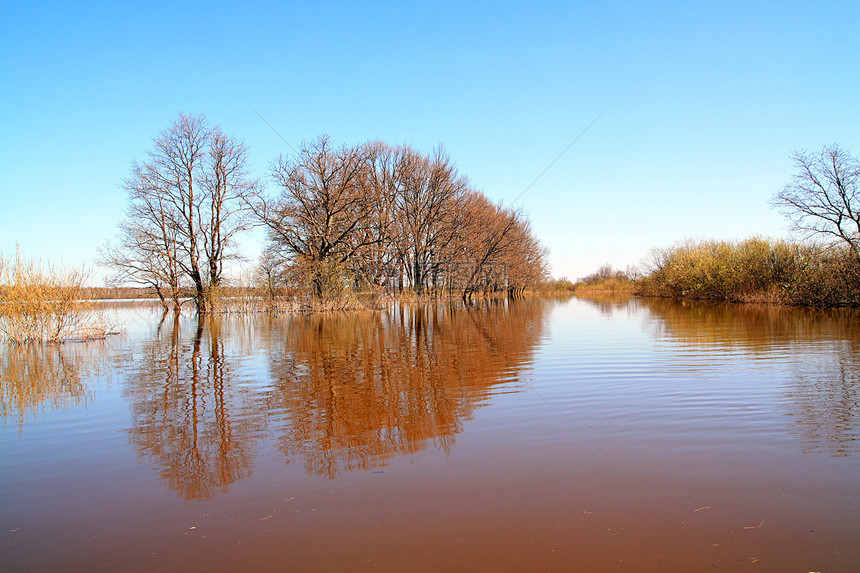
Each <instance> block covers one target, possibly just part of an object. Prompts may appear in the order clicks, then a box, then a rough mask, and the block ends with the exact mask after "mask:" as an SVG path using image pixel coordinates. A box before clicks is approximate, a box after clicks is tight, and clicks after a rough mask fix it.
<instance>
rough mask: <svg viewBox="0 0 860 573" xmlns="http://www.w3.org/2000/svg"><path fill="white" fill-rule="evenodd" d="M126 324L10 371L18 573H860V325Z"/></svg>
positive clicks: (5, 474)
mask: <svg viewBox="0 0 860 573" xmlns="http://www.w3.org/2000/svg"><path fill="white" fill-rule="evenodd" d="M119 313H120V318H122V320H123V321H124V322H125V324H126V330H125V333H124V334H123V335H122V336H121V337H117V338H114V339H111V340H109V341H106V342H103V343H89V344H66V345H63V346H60V347H50V346H49V347H23V348H2V349H0V570H3V571H6V570H10V571H17V570H32V571H56V570H64V571H92V570H109V571H153V570H166V571H171V570H174V571H186V570H205V571H230V570H261V571H263V570H272V571H284V570H296V571H346V570H350V571H431V570H432V571H435V570H441V569H445V570H462V571H475V570H493V571H544V570H552V571H566V570H593V571H667V570H686V571H701V570H712V569H716V570H724V571H741V570H747V569H748V570H751V571H851V570H857V568H858V567H860V546H858V543H860V478H858V476H860V471H858V470H860V404H858V400H860V395H858V393H860V316H858V314H857V313H854V312H848V311H813V310H798V309H778V308H768V307H754V306H728V305H707V304H678V303H672V302H667V301H647V300H638V299H606V298H600V299H591V300H586V299H573V300H570V301H543V300H524V301H515V302H513V303H509V304H492V305H486V306H481V307H476V308H469V309H463V308H455V307H448V306H428V307H410V306H396V307H392V308H390V309H387V310H386V311H383V312H381V313H359V314H339V315H325V316H311V317H292V318H278V319H272V318H264V317H235V316H234V317H225V318H221V319H217V320H209V321H206V322H203V323H200V322H198V321H197V320H196V319H194V318H193V317H188V316H182V317H180V318H179V319H178V320H173V319H170V318H169V319H167V320H163V321H162V320H160V316H159V315H158V314H157V313H155V312H153V311H152V310H151V309H147V308H130V309H124V310H121V311H119Z"/></svg>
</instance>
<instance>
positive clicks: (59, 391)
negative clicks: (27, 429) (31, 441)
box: [0, 342, 105, 432]
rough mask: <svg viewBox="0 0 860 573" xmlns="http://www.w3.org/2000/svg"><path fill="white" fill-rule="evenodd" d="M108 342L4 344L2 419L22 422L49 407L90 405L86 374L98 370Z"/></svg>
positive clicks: (20, 426)
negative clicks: (88, 403) (100, 358)
mask: <svg viewBox="0 0 860 573" xmlns="http://www.w3.org/2000/svg"><path fill="white" fill-rule="evenodd" d="M104 346H105V343H102V342H97V343H86V344H64V345H53V344H51V345H47V344H22V345H8V346H3V345H0V421H2V422H3V423H4V424H6V423H9V422H13V423H17V424H18V430H19V432H20V431H21V430H22V429H23V425H24V423H25V422H26V421H27V420H29V419H35V418H36V417H37V416H38V414H39V413H41V412H44V411H45V410H46V409H51V410H60V409H64V408H69V407H73V406H80V405H84V404H86V403H87V402H88V401H89V399H90V393H89V391H88V389H87V385H86V383H85V380H86V376H88V375H92V374H93V373H94V372H95V371H96V370H97V368H96V367H97V365H98V361H97V358H98V357H99V356H100V355H101V354H103V350H104Z"/></svg>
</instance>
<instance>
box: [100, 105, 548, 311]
mask: <svg viewBox="0 0 860 573" xmlns="http://www.w3.org/2000/svg"><path fill="white" fill-rule="evenodd" d="M265 181H268V184H269V185H270V186H271V187H273V189H272V191H271V192H269V191H266V189H265V184H264V180H263V179H260V178H256V177H255V176H254V175H253V174H251V173H250V172H249V170H248V168H247V148H246V147H245V145H244V144H243V143H242V142H241V141H240V140H238V139H236V138H234V137H232V136H229V135H226V134H225V133H224V132H223V131H221V129H220V128H219V127H217V126H216V127H210V126H209V125H208V124H207V122H206V120H205V119H204V118H203V117H202V116H189V115H184V114H180V116H179V118H178V119H177V120H176V121H175V122H174V123H173V124H172V125H171V126H170V127H169V128H168V129H166V130H164V131H163V132H162V133H161V134H160V135H159V137H157V138H156V139H155V140H154V142H153V148H152V150H151V151H150V152H149V153H148V154H147V156H146V159H145V160H143V161H141V162H136V163H134V164H133V165H132V169H131V174H130V175H129V177H128V178H127V179H126V180H125V182H124V186H125V189H126V191H127V193H128V197H129V206H128V209H127V217H126V218H125V220H124V221H122V223H121V224H120V227H119V235H118V238H117V239H116V240H115V241H114V242H112V243H110V244H108V245H106V246H105V247H104V248H103V249H102V251H101V254H100V259H99V262H100V264H102V265H104V266H106V267H108V268H110V269H112V270H113V275H112V277H111V280H112V282H113V284H114V285H116V286H139V287H145V288H149V289H152V290H153V291H154V292H155V293H156V296H157V297H158V298H160V299H161V301H162V303H163V304H164V306H165V308H168V307H173V308H175V309H178V308H179V307H180V299H181V298H182V297H183V296H184V295H185V294H186V293H187V291H188V289H191V291H192V296H193V298H194V300H195V303H196V306H197V310H198V311H199V312H206V311H207V310H208V309H209V308H211V305H212V304H213V303H214V302H215V301H216V300H217V298H218V296H220V294H221V293H222V292H223V289H224V288H225V287H226V286H227V284H226V281H225V279H224V263H225V261H229V260H231V259H237V258H242V253H241V252H239V251H238V250H237V238H238V237H239V236H240V235H241V234H242V233H243V232H244V231H246V230H248V229H250V228H251V227H254V226H264V227H265V228H266V229H267V231H268V245H267V248H266V250H265V252H264V254H263V256H262V258H261V260H260V261H259V264H258V266H257V268H256V272H255V273H254V276H253V280H252V281H249V282H253V283H254V285H255V286H258V287H261V292H264V293H266V295H268V296H272V297H276V296H280V295H283V294H284V293H291V294H296V293H304V294H305V295H306V296H311V297H314V298H315V299H318V300H326V299H339V298H341V297H343V296H344V295H348V294H349V293H351V292H354V291H359V292H367V291H382V292H387V293H402V292H409V293H413V294H416V295H425V294H429V295H434V296H438V295H442V294H447V295H454V294H456V295H457V296H462V297H463V298H470V297H471V296H473V295H474V294H475V293H478V292H505V293H509V294H516V293H518V292H522V290H524V289H525V288H526V287H528V286H529V285H533V284H536V283H539V282H540V281H542V280H543V279H544V278H545V276H546V260H545V257H546V252H545V249H544V248H543V247H542V246H541V244H540V242H539V241H538V240H537V238H536V237H535V236H534V234H533V233H532V230H531V226H530V223H529V221H528V219H527V218H526V217H525V215H524V214H523V213H522V212H520V211H516V210H514V209H511V208H508V207H503V206H502V205H500V204H496V203H493V202H492V201H490V200H489V199H488V198H487V197H486V196H485V195H484V194H483V193H481V192H480V191H478V190H476V189H475V188H474V187H473V186H472V185H471V184H470V183H469V181H468V180H467V179H466V178H465V177H464V176H463V175H461V174H460V173H459V172H458V171H457V168H456V167H455V165H454V163H453V162H452V161H451V160H450V159H449V158H448V156H447V155H445V153H444V152H443V151H442V150H441V149H437V150H435V151H434V152H433V153H431V154H429V155H425V154H422V153H419V152H418V151H416V150H414V149H412V148H411V147H409V146H405V145H401V146H391V145H388V144H385V143H381V142H377V141H371V142H367V143H363V144H360V145H354V146H337V145H335V144H333V143H332V142H331V140H330V139H329V138H328V137H325V136H322V137H319V138H317V139H316V140H313V141H311V142H307V143H305V144H303V145H302V146H301V148H300V149H299V150H296V151H295V152H294V153H292V154H288V155H282V156H280V157H279V158H277V159H276V160H275V161H274V162H273V163H272V164H271V168H270V172H269V174H268V177H267V178H266V180H265Z"/></svg>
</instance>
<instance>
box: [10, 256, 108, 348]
mask: <svg viewBox="0 0 860 573" xmlns="http://www.w3.org/2000/svg"><path fill="white" fill-rule="evenodd" d="M85 281H86V274H85V273H84V272H83V271H81V270H77V269H73V270H65V269H61V268H59V267H56V266H53V265H48V266H47V267H42V266H41V265H40V264H38V263H37V262H35V261H32V260H27V259H25V258H23V257H22V256H21V255H20V254H16V255H15V256H14V257H12V258H10V259H6V258H5V257H3V256H2V255H0V338H3V339H5V340H8V341H10V342H13V343H16V344H23V343H25V342H61V341H64V340H91V339H99V338H104V337H105V336H107V335H108V334H109V333H110V331H111V329H110V328H109V326H108V323H107V322H106V320H105V318H104V313H102V312H100V311H99V310H98V309H97V307H96V305H95V303H93V302H92V301H88V300H84V296H85V287H84V283H85Z"/></svg>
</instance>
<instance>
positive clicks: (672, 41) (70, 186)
mask: <svg viewBox="0 0 860 573" xmlns="http://www.w3.org/2000/svg"><path fill="white" fill-rule="evenodd" d="M237 4H238V3H232V2H230V3H213V2H210V3H195V2H169V3H168V2H161V3H158V2H156V3H145V2H142V3H128V4H126V3H117V4H116V5H113V6H110V5H102V4H101V3H98V4H95V3H94V4H77V5H68V4H66V3H50V2H33V3H25V2H21V3H11V2H10V3H5V4H4V5H3V7H2V8H0V133H2V136H0V250H2V251H3V252H4V253H5V254H7V255H8V254H10V253H12V252H13V251H14V250H15V246H16V244H19V245H20V249H21V251H22V253H24V254H27V255H31V256H34V257H39V258H41V259H42V260H50V261H54V262H63V263H64V264H67V265H86V266H87V267H90V268H93V267H94V259H95V256H96V249H97V248H98V246H99V245H101V244H102V243H104V241H106V240H108V239H110V238H111V237H113V236H114V234H115V232H116V225H117V223H118V222H119V221H120V220H121V219H122V217H123V210H124V207H125V204H126V197H125V194H124V192H123V190H122V188H121V184H122V180H123V178H124V177H125V176H126V175H127V174H128V172H129V168H130V165H131V162H132V160H134V159H138V158H142V157H143V155H144V153H145V151H146V150H147V149H149V148H150V145H151V141H152V139H153V138H154V137H155V136H156V135H157V134H158V132H159V131H160V130H162V129H164V128H165V127H167V126H168V125H169V124H170V123H171V122H172V121H173V120H174V119H175V118H176V116H177V114H178V112H180V111H183V112H186V113H194V114H200V113H202V114H205V115H206V116H207V118H208V119H209V120H210V122H211V123H213V124H220V125H221V126H222V127H223V128H224V130H225V131H227V132H228V133H232V134H234V135H237V136H239V137H242V138H244V139H245V141H246V143H247V144H248V145H249V147H250V149H251V158H252V163H253V167H254V169H255V171H256V172H258V173H259V174H260V175H264V174H265V172H266V168H267V165H268V162H269V161H270V160H271V159H273V158H274V157H275V156H277V155H278V154H279V153H281V152H288V151H289V149H288V148H287V146H286V145H285V144H284V142H283V141H281V139H280V138H279V137H278V136H277V135H276V134H275V133H274V132H273V131H272V130H271V129H270V128H269V127H268V126H267V125H266V124H265V123H264V122H263V121H262V120H261V119H260V117H258V115H257V113H256V112H259V114H260V115H262V116H263V117H264V118H266V120H267V121H268V122H269V123H271V124H272V125H273V126H274V127H275V128H276V129H277V130H278V132H279V133H280V134H281V135H283V136H284V137H285V138H286V139H287V140H288V141H289V142H290V143H291V144H293V145H297V144H298V143H300V142H301V141H302V140H306V139H312V138H314V137H316V136H317V135H319V134H321V133H327V134H329V135H330V136H331V137H332V138H333V139H334V140H335V141H337V142H340V143H346V144H353V143H359V142H362V141H365V140H368V139H380V140H384V141H386V142H389V143H392V144H399V143H409V144H411V145H413V146H415V147H417V148H419V149H421V150H424V151H430V149H431V148H432V147H433V146H435V145H438V144H440V143H441V144H443V145H444V146H445V148H446V150H447V151H448V153H449V154H450V156H451V157H452V158H453V159H454V161H455V162H456V163H457V165H458V166H459V168H460V170H461V172H463V173H465V174H466V175H468V176H469V178H470V179H471V181H472V182H473V184H474V186H475V187H476V188H478V189H480V190H482V191H483V192H484V193H485V194H487V195H488V196H489V197H490V198H491V199H493V200H495V201H498V202H503V203H505V204H510V202H511V201H513V200H514V199H515V198H516V197H517V196H518V195H520V193H521V192H522V191H523V189H525V188H526V186H527V185H528V184H529V183H530V182H531V181H532V180H533V179H534V178H535V177H536V176H537V175H538V174H539V173H540V172H541V171H543V170H544V168H546V166H547V165H548V164H549V163H550V162H551V161H552V160H553V159H554V158H555V157H556V156H557V155H558V154H559V153H560V152H561V151H562V150H563V149H564V148H565V147H566V146H567V145H568V144H570V142H571V141H572V140H573V139H574V138H575V137H576V136H577V134H579V133H580V132H581V131H582V129H583V128H585V127H586V126H587V125H588V124H589V123H591V122H592V121H593V120H594V118H595V117H597V116H598V115H599V114H600V113H601V112H603V111H604V110H605V114H604V115H603V116H601V118H600V119H599V121H597V122H596V123H595V124H594V126H593V127H592V128H591V129H590V130H589V131H588V132H587V133H586V134H585V135H583V136H582V138H581V139H580V140H579V141H578V142H577V143H576V144H575V145H573V146H572V147H571V148H570V150H569V151H568V152H567V153H566V154H565V155H564V156H563V157H562V158H561V159H560V160H559V161H558V162H557V163H556V164H555V165H553V167H552V168H551V169H550V170H549V171H547V173H546V174H545V175H544V176H543V177H541V178H540V180H539V181H538V182H537V183H535V185H534V186H532V187H531V188H530V189H529V190H528V192H526V193H525V194H524V195H523V196H522V197H521V198H520V199H519V201H517V203H516V206H518V207H521V208H523V209H524V210H525V211H526V212H527V213H528V214H529V216H530V218H531V220H532V222H533V225H534V229H535V231H536V233H537V235H538V236H539V237H540V238H541V240H542V241H543V242H544V244H545V245H547V246H548V247H549V248H550V251H551V253H550V262H551V265H552V273H553V274H554V275H555V276H556V277H560V276H568V277H570V278H575V277H578V276H583V275H585V274H588V273H589V272H591V271H593V270H594V269H596V268H597V267H598V266H600V265H601V264H603V263H606V262H608V263H611V264H613V265H615V266H616V267H621V268H623V267H625V266H626V265H628V264H636V263H639V262H640V261H641V260H642V259H643V258H644V257H645V256H646V253H647V251H648V250H649V248H651V247H655V246H657V247H664V246H669V245H671V244H673V243H675V242H677V241H679V240H682V239H685V238H719V239H741V238H745V237H748V236H751V235H763V236H771V237H788V227H787V225H786V223H785V220H784V219H783V218H782V217H781V215H780V214H779V213H778V212H776V211H775V210H774V209H773V208H772V207H770V205H769V200H770V197H771V196H772V195H773V193H774V192H775V191H777V190H779V189H780V188H781V187H782V186H783V185H784V184H785V183H786V182H787V181H788V179H789V177H790V175H791V173H792V170H793V168H792V165H791V161H790V159H789V155H790V153H791V152H792V151H795V150H802V149H807V148H809V149H815V148H818V147H820V146H821V145H823V144H827V143H832V142H838V143H840V144H842V145H843V146H845V147H847V148H848V149H849V150H852V151H853V152H854V153H855V154H860V130H858V127H860V106H858V105H857V94H858V93H860V74H858V71H860V65H858V60H857V57H858V55H860V39H858V38H859V37H858V34H857V32H856V29H857V25H858V24H860V4H858V3H856V2H854V3H848V2H846V3H839V2H831V3H825V2H795V3H790V2H773V3H763V2H692V3H690V2H677V3H675V2H642V3H627V2H624V3H622V2H599V3H598V2H594V3H577V2H564V3H544V4H518V3H503V2H493V3H489V2H488V3H469V4H468V5H463V4H464V3H460V2H451V3H446V2H436V3H432V4H429V3H423V4H406V3H401V2H393V3H373V4H371V5H366V6H362V5H359V4H355V5H354V4H352V3H342V4H341V3H325V2H324V3H304V2H303V3H295V4H291V3H263V2H261V3H256V4H255V5H254V6H253V7H249V8H244V7H240V6H238V5H237ZM255 110H256V112H255ZM244 248H245V249H246V250H247V252H248V254H249V255H250V256H252V257H253V256H255V255H256V249H257V248H258V246H257V244H256V242H255V241H254V240H253V238H252V239H249V240H247V241H246V243H245V247H244ZM94 270H95V271H96V276H97V277H98V275H99V274H100V273H101V271H99V270H98V269H94Z"/></svg>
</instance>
